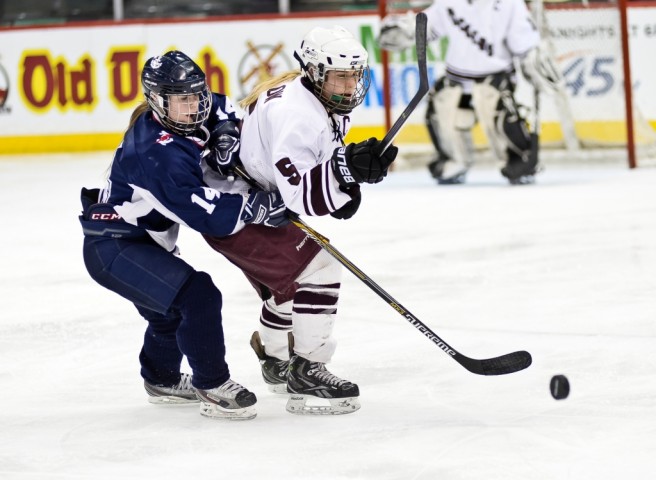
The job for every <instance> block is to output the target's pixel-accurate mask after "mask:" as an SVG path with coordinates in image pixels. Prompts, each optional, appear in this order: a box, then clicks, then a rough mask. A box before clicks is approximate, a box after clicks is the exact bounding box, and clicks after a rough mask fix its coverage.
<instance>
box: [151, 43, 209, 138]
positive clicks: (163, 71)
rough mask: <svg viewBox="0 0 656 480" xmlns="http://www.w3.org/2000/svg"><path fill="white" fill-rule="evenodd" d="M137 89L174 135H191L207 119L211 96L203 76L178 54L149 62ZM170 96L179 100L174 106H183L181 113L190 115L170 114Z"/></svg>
mask: <svg viewBox="0 0 656 480" xmlns="http://www.w3.org/2000/svg"><path fill="white" fill-rule="evenodd" d="M141 85H142V86H143V90H144V96H145V97H146V101H147V102H148V105H150V108H151V109H152V110H153V111H154V112H155V113H156V114H157V116H158V117H159V119H160V121H161V122H162V123H163V124H164V125H165V126H167V127H168V128H170V129H171V130H173V131H174V132H176V133H178V134H181V135H189V134H191V133H193V132H194V131H195V130H196V129H198V128H199V127H200V126H201V125H202V124H203V123H204V122H205V120H207V117H209V115H210V108H211V96H210V92H209V89H208V87H207V82H206V81H205V73H204V72H203V70H201V68H200V67H199V66H198V65H197V64H196V63H195V62H194V61H193V60H192V59H191V58H189V57H188V56H187V55H185V54H184V53H182V52H180V51H178V50H172V51H170V52H166V53H165V54H164V55H159V56H156V57H152V58H149V59H148V60H147V61H146V64H145V65H144V68H143V71H142V72H141ZM173 95H175V96H176V97H179V98H176V105H179V104H180V102H183V103H184V102H186V107H185V111H186V112H187V113H191V115H179V114H178V112H174V111H172V109H171V108H170V107H171V98H170V97H171V96H173Z"/></svg>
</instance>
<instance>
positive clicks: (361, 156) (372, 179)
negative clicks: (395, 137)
mask: <svg viewBox="0 0 656 480" xmlns="http://www.w3.org/2000/svg"><path fill="white" fill-rule="evenodd" d="M379 145H380V142H379V141H378V140H376V139H375V138H370V139H369V140H367V141H365V142H360V143H350V144H349V145H347V146H345V147H339V148H336V149H335V151H334V152H333V156H332V158H331V159H330V162H331V166H332V168H333V173H334V174H335V178H336V179H337V181H338V182H339V184H340V185H341V186H342V187H345V188H348V187H352V186H353V185H357V184H359V183H378V182H382V181H383V178H385V176H386V175H387V169H388V168H389V166H390V165H391V164H392V162H393V161H394V159H395V158H396V154H397V152H398V151H399V149H398V148H396V147H395V146H390V147H389V148H388V149H387V150H385V152H383V154H382V155H381V156H378V154H377V153H376V149H377V147H378V146H379Z"/></svg>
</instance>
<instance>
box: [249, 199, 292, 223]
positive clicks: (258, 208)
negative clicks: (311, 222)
mask: <svg viewBox="0 0 656 480" xmlns="http://www.w3.org/2000/svg"><path fill="white" fill-rule="evenodd" d="M241 219H242V221H243V222H244V223H246V224H253V225H264V226H265V227H282V226H283V225H287V224H288V223H289V218H288V217H287V208H286V207H285V203H284V202H283V201H282V197H281V196H280V193H278V192H263V191H261V190H255V191H253V190H251V191H250V195H249V197H248V200H247V201H246V206H245V207H244V211H243V212H242V213H241Z"/></svg>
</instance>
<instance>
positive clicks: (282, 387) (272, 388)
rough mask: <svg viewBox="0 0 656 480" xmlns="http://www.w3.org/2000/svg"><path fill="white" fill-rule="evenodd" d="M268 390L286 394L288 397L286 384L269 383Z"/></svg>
mask: <svg viewBox="0 0 656 480" xmlns="http://www.w3.org/2000/svg"><path fill="white" fill-rule="evenodd" d="M267 389H268V390H269V391H270V392H272V393H277V394H281V393H282V394H285V395H287V384H286V383H276V384H275V385H274V384H272V383H267Z"/></svg>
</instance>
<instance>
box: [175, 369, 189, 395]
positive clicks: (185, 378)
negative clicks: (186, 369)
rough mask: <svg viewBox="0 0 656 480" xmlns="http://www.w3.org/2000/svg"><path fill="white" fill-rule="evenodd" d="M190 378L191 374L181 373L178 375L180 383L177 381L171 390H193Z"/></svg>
mask: <svg viewBox="0 0 656 480" xmlns="http://www.w3.org/2000/svg"><path fill="white" fill-rule="evenodd" d="M191 379H192V376H191V375H189V374H188V373H183V374H182V375H181V376H180V383H178V384H177V385H174V386H172V387H171V390H173V391H183V392H185V391H186V392H189V391H193V387H192V385H191Z"/></svg>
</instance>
